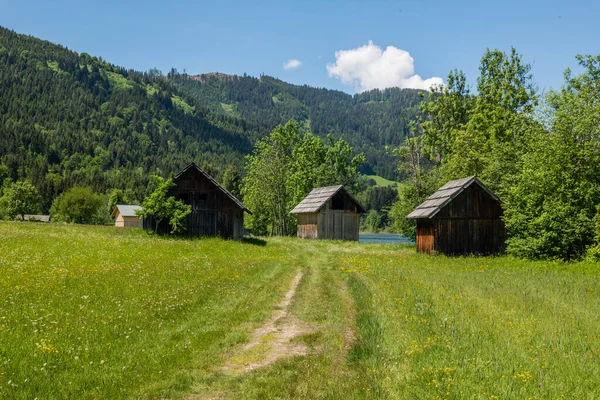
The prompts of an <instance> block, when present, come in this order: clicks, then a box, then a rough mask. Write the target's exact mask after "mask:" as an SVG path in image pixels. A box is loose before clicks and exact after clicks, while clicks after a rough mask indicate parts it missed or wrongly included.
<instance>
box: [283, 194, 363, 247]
mask: <svg viewBox="0 0 600 400" xmlns="http://www.w3.org/2000/svg"><path fill="white" fill-rule="evenodd" d="M363 212H365V210H364V209H363V207H362V206H361V205H360V204H359V203H358V201H356V199H354V197H352V196H351V195H350V194H349V193H348V192H347V191H346V189H344V187H343V186H342V185H339V186H328V187H322V188H317V189H313V190H312V191H311V192H310V193H309V194H308V196H306V197H305V198H304V200H302V201H301V202H300V203H299V204H298V205H297V206H296V207H295V208H294V209H293V210H292V211H291V213H292V214H296V215H298V237H299V238H302V239H337V240H358V230H359V228H360V213H363Z"/></svg>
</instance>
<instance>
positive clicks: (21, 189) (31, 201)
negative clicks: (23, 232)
mask: <svg viewBox="0 0 600 400" xmlns="http://www.w3.org/2000/svg"><path fill="white" fill-rule="evenodd" d="M40 204H41V198H40V194H39V193H38V191H37V189H36V188H35V186H33V185H32V184H31V183H30V182H29V181H17V182H14V183H12V184H11V185H10V186H8V188H7V189H6V191H5V193H4V196H3V197H2V198H0V207H1V208H3V209H4V213H5V214H6V215H7V216H9V217H10V218H14V217H16V216H17V215H18V216H20V217H21V219H22V220H23V219H25V214H37V213H38V212H39V211H40Z"/></svg>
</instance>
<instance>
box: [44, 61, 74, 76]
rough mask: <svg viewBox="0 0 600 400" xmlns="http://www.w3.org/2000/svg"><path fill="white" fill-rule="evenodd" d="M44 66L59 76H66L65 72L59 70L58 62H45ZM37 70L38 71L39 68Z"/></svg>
mask: <svg viewBox="0 0 600 400" xmlns="http://www.w3.org/2000/svg"><path fill="white" fill-rule="evenodd" d="M46 65H48V68H50V69H51V70H52V71H54V72H56V73H57V74H59V75H68V74H67V72H66V71H63V70H62V69H60V67H59V65H58V61H46ZM38 69H40V67H39V66H38Z"/></svg>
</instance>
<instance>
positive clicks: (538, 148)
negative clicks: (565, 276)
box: [506, 56, 600, 259]
mask: <svg viewBox="0 0 600 400" xmlns="http://www.w3.org/2000/svg"><path fill="white" fill-rule="evenodd" d="M577 59H578V61H579V64H580V66H581V67H582V68H583V69H584V72H583V73H582V74H580V75H578V76H573V75H572V74H571V72H570V71H568V70H567V72H566V74H565V83H564V85H563V87H562V89H561V90H560V91H557V92H550V93H549V95H548V98H547V101H548V103H549V105H550V106H551V108H552V109H553V110H554V112H553V117H554V118H553V119H552V122H551V125H550V129H549V131H547V132H541V133H539V134H538V135H536V136H535V137H534V139H533V140H532V145H531V147H530V151H529V152H528V153H527V154H526V155H525V156H524V157H523V161H522V164H521V170H520V172H519V174H517V176H516V178H515V183H514V185H513V186H512V187H511V190H510V191H509V192H508V198H507V200H506V203H507V205H508V207H507V209H506V224H507V227H508V229H509V236H510V238H509V240H508V244H509V246H508V251H509V252H510V253H512V254H515V255H518V256H523V257H529V258H562V259H574V258H579V257H581V256H582V255H583V254H584V253H585V251H586V248H587V247H588V246H590V245H592V244H593V243H594V238H595V237H596V232H595V226H594V216H595V215H596V213H597V208H596V207H597V206H598V204H600V169H599V168H598V166H599V165H600V56H578V57H577Z"/></svg>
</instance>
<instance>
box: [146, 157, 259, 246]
mask: <svg viewBox="0 0 600 400" xmlns="http://www.w3.org/2000/svg"><path fill="white" fill-rule="evenodd" d="M173 182H174V183H175V185H176V186H175V187H174V188H172V189H171V190H170V191H169V193H168V196H174V197H175V199H177V200H182V201H183V202H184V203H185V204H189V205H190V206H191V207H192V213H191V214H190V216H189V217H188V223H187V229H186V231H185V234H187V235H189V236H220V237H222V238H225V239H234V240H237V239H241V238H242V237H243V236H244V212H247V213H249V214H252V213H251V212H250V210H248V209H247V208H246V206H244V204H242V202H241V201H240V200H238V199H237V198H236V197H235V196H234V195H233V194H231V193H230V192H228V191H227V190H226V189H225V188H224V187H223V186H221V185H220V184H219V183H218V182H217V181H216V180H215V179H214V178H213V177H212V176H210V175H209V174H207V173H206V172H204V171H203V170H202V169H201V168H200V167H198V166H197V165H196V164H195V163H191V164H189V165H188V166H187V167H185V168H184V169H183V170H182V171H181V172H180V173H178V174H177V175H175V176H174V177H173ZM152 226H153V225H152V221H144V227H145V228H149V227H152ZM169 230H170V228H169V226H168V222H166V221H163V222H161V225H160V226H159V232H169Z"/></svg>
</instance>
